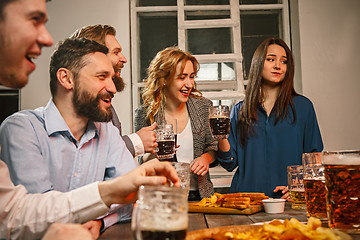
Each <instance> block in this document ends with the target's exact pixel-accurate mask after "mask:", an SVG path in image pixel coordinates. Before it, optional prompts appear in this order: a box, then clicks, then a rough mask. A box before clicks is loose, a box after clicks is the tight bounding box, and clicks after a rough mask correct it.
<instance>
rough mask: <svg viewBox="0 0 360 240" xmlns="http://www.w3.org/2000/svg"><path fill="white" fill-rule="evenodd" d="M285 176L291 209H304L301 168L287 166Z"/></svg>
mask: <svg viewBox="0 0 360 240" xmlns="http://www.w3.org/2000/svg"><path fill="white" fill-rule="evenodd" d="M287 174H288V188H289V191H290V197H291V207H292V208H293V209H306V200H305V189H304V170H303V166H302V165H293V166H288V167H287Z"/></svg>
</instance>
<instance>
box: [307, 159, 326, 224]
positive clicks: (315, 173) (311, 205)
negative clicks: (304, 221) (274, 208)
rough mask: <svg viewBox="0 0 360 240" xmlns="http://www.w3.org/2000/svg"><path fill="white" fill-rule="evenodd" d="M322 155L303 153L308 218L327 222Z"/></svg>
mask: <svg viewBox="0 0 360 240" xmlns="http://www.w3.org/2000/svg"><path fill="white" fill-rule="evenodd" d="M321 156H322V153H319V152H314V153H303V155H302V161H303V167H304V187H305V199H306V212H307V216H308V217H316V218H319V219H321V220H323V221H327V213H326V197H325V195H326V189H325V170H324V166H323V164H322V162H321Z"/></svg>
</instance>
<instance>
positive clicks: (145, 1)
mask: <svg viewBox="0 0 360 240" xmlns="http://www.w3.org/2000/svg"><path fill="white" fill-rule="evenodd" d="M176 5H177V0H153V1H149V0H138V2H137V4H136V6H138V7H144V6H176Z"/></svg>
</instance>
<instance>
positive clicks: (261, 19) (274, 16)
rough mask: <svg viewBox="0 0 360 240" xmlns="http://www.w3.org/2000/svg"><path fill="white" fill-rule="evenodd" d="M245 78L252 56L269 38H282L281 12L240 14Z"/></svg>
mask: <svg viewBox="0 0 360 240" xmlns="http://www.w3.org/2000/svg"><path fill="white" fill-rule="evenodd" d="M240 18H241V20H240V22H241V34H242V36H241V44H242V53H243V58H244V61H243V67H244V78H245V79H247V77H248V74H249V70H250V64H251V59H252V56H253V54H254V52H255V49H256V48H257V47H258V46H259V44H260V43H261V42H262V41H264V40H265V39H266V38H269V37H280V27H279V26H280V25H281V22H282V21H281V10H269V11H251V12H243V11H241V14H240Z"/></svg>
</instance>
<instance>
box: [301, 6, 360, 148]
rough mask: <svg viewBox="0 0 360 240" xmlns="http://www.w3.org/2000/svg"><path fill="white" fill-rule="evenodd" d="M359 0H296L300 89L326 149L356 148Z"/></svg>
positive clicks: (359, 142) (359, 130) (359, 144)
mask: <svg viewBox="0 0 360 240" xmlns="http://www.w3.org/2000/svg"><path fill="white" fill-rule="evenodd" d="M359 13H360V1H358V0H330V1H328V0H299V29H300V34H299V36H300V53H301V76H302V84H303V94H304V95H305V96H307V97H309V98H310V99H311V100H312V101H313V103H314V105H315V109H316V113H317V117H318V121H319V124H320V128H321V133H322V136H323V140H324V143H325V150H338V149H360V125H359V124H360V106H359V105H360V79H359V77H360V64H359V56H360V50H359V49H360V48H359V39H360V27H359V24H360V14H359Z"/></svg>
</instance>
